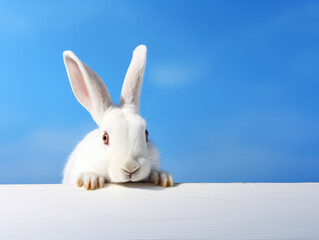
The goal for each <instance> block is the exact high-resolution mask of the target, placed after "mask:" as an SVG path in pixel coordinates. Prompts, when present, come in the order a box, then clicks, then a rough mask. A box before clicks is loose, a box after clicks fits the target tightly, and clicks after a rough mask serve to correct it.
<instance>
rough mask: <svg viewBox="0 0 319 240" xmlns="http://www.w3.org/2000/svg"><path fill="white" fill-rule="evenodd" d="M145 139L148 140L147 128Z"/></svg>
mask: <svg viewBox="0 0 319 240" xmlns="http://www.w3.org/2000/svg"><path fill="white" fill-rule="evenodd" d="M145 139H146V142H148V131H147V129H145Z"/></svg>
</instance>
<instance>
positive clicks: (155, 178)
mask: <svg viewBox="0 0 319 240" xmlns="http://www.w3.org/2000/svg"><path fill="white" fill-rule="evenodd" d="M149 179H150V182H151V183H152V184H153V185H155V186H156V185H161V186H162V187H173V186H174V180H173V176H172V174H170V173H167V172H162V171H157V170H153V171H152V172H151V174H150V177H149Z"/></svg>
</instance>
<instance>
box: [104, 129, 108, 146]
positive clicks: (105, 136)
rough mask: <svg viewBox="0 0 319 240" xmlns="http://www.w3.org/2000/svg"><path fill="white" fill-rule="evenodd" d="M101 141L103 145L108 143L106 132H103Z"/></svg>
mask: <svg viewBox="0 0 319 240" xmlns="http://www.w3.org/2000/svg"><path fill="white" fill-rule="evenodd" d="M103 142H104V144H105V145H109V135H108V134H107V132H105V133H104V134H103Z"/></svg>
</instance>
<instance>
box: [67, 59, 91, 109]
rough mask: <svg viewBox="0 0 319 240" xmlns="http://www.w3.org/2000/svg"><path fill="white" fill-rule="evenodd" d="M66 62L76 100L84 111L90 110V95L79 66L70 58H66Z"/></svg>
mask: <svg viewBox="0 0 319 240" xmlns="http://www.w3.org/2000/svg"><path fill="white" fill-rule="evenodd" d="M66 60H67V62H68V64H67V66H68V72H69V78H70V82H71V86H72V89H73V91H74V94H75V96H76V98H77V99H78V101H79V102H80V103H81V104H82V105H83V106H84V107H85V108H86V109H91V98H90V94H89V91H88V88H87V86H86V84H85V81H84V78H83V75H82V72H81V70H80V68H79V65H78V64H77V63H76V62H75V61H74V60H73V59H71V58H67V59H66Z"/></svg>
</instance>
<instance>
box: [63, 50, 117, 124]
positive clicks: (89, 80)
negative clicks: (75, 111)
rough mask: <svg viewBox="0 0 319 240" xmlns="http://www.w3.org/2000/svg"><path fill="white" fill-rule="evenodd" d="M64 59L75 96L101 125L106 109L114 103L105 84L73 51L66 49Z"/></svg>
mask: <svg viewBox="0 0 319 240" xmlns="http://www.w3.org/2000/svg"><path fill="white" fill-rule="evenodd" d="M63 59H64V64H65V67H66V71H67V73H68V76H69V80H70V84H71V87H72V90H73V93H74V95H75V97H76V98H77V100H78V101H79V102H80V103H81V105H82V106H83V107H85V108H86V110H88V111H89V112H90V114H91V115H92V117H93V119H94V121H95V122H96V123H97V124H98V125H100V123H101V121H102V120H103V115H104V113H105V111H106V109H107V108H109V107H110V106H112V105H113V103H112V100H111V97H110V94H109V92H108V90H107V88H106V86H105V84H104V83H103V81H102V80H101V78H100V77H99V76H98V75H97V74H96V73H95V72H94V71H93V70H92V69H91V68H90V67H89V66H87V65H86V64H85V63H83V62H82V61H81V60H80V59H79V58H78V57H77V56H75V54H74V53H73V52H71V51H65V52H64V53H63Z"/></svg>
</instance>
